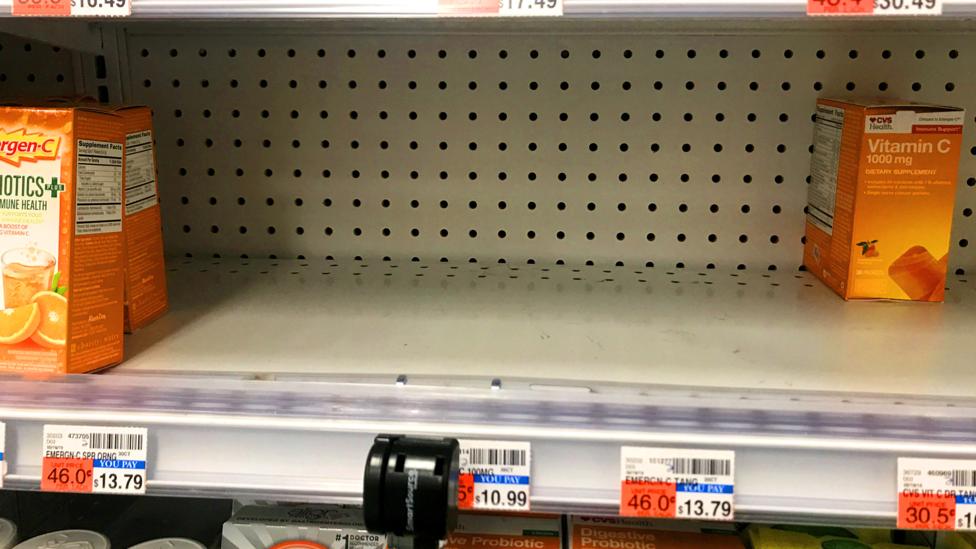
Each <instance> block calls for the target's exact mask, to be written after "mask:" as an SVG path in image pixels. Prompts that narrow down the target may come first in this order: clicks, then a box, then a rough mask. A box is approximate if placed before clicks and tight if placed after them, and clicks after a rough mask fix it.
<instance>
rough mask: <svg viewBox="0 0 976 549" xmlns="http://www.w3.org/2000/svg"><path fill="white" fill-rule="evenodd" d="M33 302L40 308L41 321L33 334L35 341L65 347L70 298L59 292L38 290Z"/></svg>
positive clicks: (41, 344)
mask: <svg viewBox="0 0 976 549" xmlns="http://www.w3.org/2000/svg"><path fill="white" fill-rule="evenodd" d="M31 302H33V303H34V304H36V305H37V306H38V307H39V308H40V322H39V323H38V325H37V330H36V331H35V332H34V333H33V335H31V339H33V340H34V343H37V344H38V345H40V346H42V347H47V348H49V349H60V348H62V347H64V344H65V340H66V339H67V337H68V300H67V299H65V297H64V296H63V295H61V294H59V293H57V292H48V291H43V292H37V293H36V294H35V295H34V297H33V298H32V299H31Z"/></svg>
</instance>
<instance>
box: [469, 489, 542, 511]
mask: <svg viewBox="0 0 976 549" xmlns="http://www.w3.org/2000/svg"><path fill="white" fill-rule="evenodd" d="M474 501H475V503H476V504H477V505H478V506H479V507H480V506H482V505H490V506H492V507H496V508H497V507H499V506H506V507H517V508H524V507H526V506H527V505H528V503H529V495H528V493H526V492H525V491H524V490H522V491H520V490H502V489H497V488H491V489H484V490H481V491H480V492H477V493H475V496H474Z"/></svg>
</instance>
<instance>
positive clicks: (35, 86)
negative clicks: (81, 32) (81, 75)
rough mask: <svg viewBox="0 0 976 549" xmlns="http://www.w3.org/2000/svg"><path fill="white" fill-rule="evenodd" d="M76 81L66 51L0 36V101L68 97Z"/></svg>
mask: <svg viewBox="0 0 976 549" xmlns="http://www.w3.org/2000/svg"><path fill="white" fill-rule="evenodd" d="M76 77H77V75H76V74H75V57H74V56H73V55H72V53H71V52H70V51H69V50H66V49H64V48H61V47H58V46H51V45H49V44H43V43H40V42H36V41H31V40H27V39H24V38H20V37H17V36H13V35H8V34H0V97H4V98H11V97H45V96H51V95H62V96H64V95H71V94H73V93H75V85H76V81H77V78H76Z"/></svg>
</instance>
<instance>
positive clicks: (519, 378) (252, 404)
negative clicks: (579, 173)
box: [0, 260, 976, 526]
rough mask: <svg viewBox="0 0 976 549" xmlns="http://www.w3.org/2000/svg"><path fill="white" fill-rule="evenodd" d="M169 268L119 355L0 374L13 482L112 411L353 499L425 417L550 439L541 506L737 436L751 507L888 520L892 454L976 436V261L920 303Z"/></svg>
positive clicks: (176, 467) (204, 465)
mask: <svg viewBox="0 0 976 549" xmlns="http://www.w3.org/2000/svg"><path fill="white" fill-rule="evenodd" d="M364 265H365V266H364ZM394 265H395V266H394ZM606 271H610V272H606ZM638 271H639V272H638ZM170 277H171V286H172V288H173V296H172V297H173V310H172V311H171V313H170V314H169V315H168V316H167V317H165V318H164V319H162V320H160V321H159V322H157V323H156V324H154V325H152V326H151V327H149V328H147V329H145V330H144V331H142V332H140V333H138V334H136V335H135V336H133V337H131V338H130V340H129V341H128V348H127V351H128V354H129V358H128V360H127V362H126V363H125V364H124V365H122V366H121V367H118V368H116V369H114V370H111V371H110V372H109V373H107V374H106V375H99V376H68V377H65V378H59V379H52V380H48V381H37V380H32V381H29V380H18V379H4V380H2V381H0V418H2V419H3V420H4V421H6V423H7V448H6V455H7V459H8V460H9V474H8V475H7V478H6V484H7V486H10V487H14V488H27V489H30V488H36V487H37V486H38V482H39V478H38V477H39V468H40V443H41V436H40V434H41V429H42V425H43V424H44V423H50V422H71V423H98V424H102V423H107V424H120V425H140V426H146V427H148V428H149V429H150V433H151V447H150V459H149V462H150V463H149V479H150V481H149V491H150V493H156V494H180V495H213V496H237V497H268V498H271V497H275V498H285V499H297V500H302V501H331V502H345V503H354V502H356V501H358V499H359V497H360V495H361V494H360V490H361V488H360V483H361V479H362V467H363V460H364V457H365V455H366V450H367V449H368V447H369V445H370V442H371V440H372V437H373V436H374V435H375V434H377V433H380V432H406V433H412V434H428V435H450V436H459V437H469V438H502V439H515V440H529V441H531V442H532V444H533V465H534V473H533V475H534V478H533V488H532V489H533V496H532V501H533V508H534V509H536V510H539V511H564V512H565V511H572V512H590V513H593V512H596V513H615V511H616V508H617V497H618V496H617V485H618V482H619V478H618V474H619V473H618V468H619V447H620V446H621V445H642V444H643V445H671V446H687V447H710V448H723V449H733V450H735V451H736V452H737V488H736V490H737V513H738V518H740V519H742V520H776V521H829V522H832V523H836V524H862V525H888V526H892V525H893V524H894V516H895V459H896V458H897V457H899V456H945V457H970V458H971V457H974V456H976V444H973V443H972V440H973V435H974V431H976V428H974V425H976V400H974V399H972V398H971V397H969V398H967V397H954V396H951V395H954V394H968V393H970V391H968V390H967V389H966V388H967V387H971V386H972V385H973V382H974V381H976V371H973V370H972V368H970V367H969V363H968V362H967V360H966V358H965V356H966V353H965V352H964V349H965V348H966V343H967V341H968V338H969V334H971V333H972V328H973V316H972V314H971V312H972V304H973V303H974V299H976V295H974V286H973V285H972V283H970V282H969V281H967V280H965V279H956V280H953V281H952V282H951V283H950V290H949V291H948V293H947V295H948V300H947V303H945V304H943V305H925V304H898V303H844V302H843V301H841V300H840V299H839V298H837V297H836V296H834V295H833V294H831V293H830V292H829V291H828V290H826V289H825V288H823V287H822V286H821V285H819V283H817V282H816V281H813V280H811V279H810V278H809V277H808V276H805V275H804V274H803V273H785V272H771V273H765V274H756V273H754V274H746V273H741V272H716V271H705V272H702V273H699V272H696V271H689V270H679V271H670V272H669V271H664V270H661V269H633V268H618V269H603V268H580V269H574V268H572V267H568V266H549V267H543V266H538V265H534V266H533V265H529V266H520V267H510V266H508V265H491V266H483V265H477V264H470V265H468V264H465V265H451V264H436V265H425V264H421V263H407V264H393V263H388V262H378V263H370V264H365V263H361V262H345V261H340V262H325V263H319V262H313V261H273V260H271V261H257V260H245V261H239V260H233V261H228V260H204V261H199V260H197V261H182V262H178V263H176V264H174V265H173V268H172V270H171V272H170ZM677 357H681V358H682V360H677ZM461 372H463V373H464V374H469V375H467V376H466V377H462V376H459V375H458V374H459V373H461ZM527 377H531V378H535V380H534V381H533V380H531V379H525V378H527ZM614 382H619V383H614ZM652 384H653V385H652ZM690 386H694V388H689V387H690ZM709 387H711V388H709ZM737 387H750V388H749V389H738V388H737ZM830 387H833V388H836V387H843V388H845V391H844V392H837V391H834V392H826V391H822V390H821V389H826V388H830ZM911 395H915V396H911Z"/></svg>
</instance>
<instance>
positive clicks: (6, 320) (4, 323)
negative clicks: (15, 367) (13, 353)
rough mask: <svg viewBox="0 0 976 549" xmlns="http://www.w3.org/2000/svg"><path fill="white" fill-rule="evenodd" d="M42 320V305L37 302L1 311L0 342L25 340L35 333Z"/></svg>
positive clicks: (9, 343)
mask: <svg viewBox="0 0 976 549" xmlns="http://www.w3.org/2000/svg"><path fill="white" fill-rule="evenodd" d="M40 321H41V312H40V307H38V305H37V304H36V303H29V304H27V305H21V306H20V307H12V308H8V309H4V310H2V311H0V343H2V344H5V345H13V344H15V343H20V342H21V341H24V340H25V339H27V338H28V337H30V336H31V334H33V333H34V330H36V329H37V326H38V324H39V323H40Z"/></svg>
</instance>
